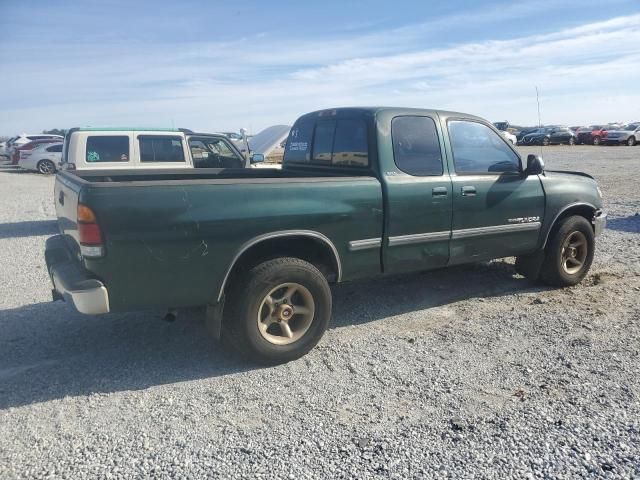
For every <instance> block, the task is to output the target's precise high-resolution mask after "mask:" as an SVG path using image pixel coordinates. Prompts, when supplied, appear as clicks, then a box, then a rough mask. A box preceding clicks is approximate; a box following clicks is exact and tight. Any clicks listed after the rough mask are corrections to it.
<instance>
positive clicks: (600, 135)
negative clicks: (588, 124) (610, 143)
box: [591, 125, 620, 145]
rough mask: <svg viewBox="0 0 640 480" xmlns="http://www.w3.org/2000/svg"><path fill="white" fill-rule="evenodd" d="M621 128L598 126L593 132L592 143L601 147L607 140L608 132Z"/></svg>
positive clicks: (616, 126)
mask: <svg viewBox="0 0 640 480" xmlns="http://www.w3.org/2000/svg"><path fill="white" fill-rule="evenodd" d="M617 128H620V127H619V126H618V125H602V126H600V125H599V126H596V127H595V128H594V129H593V130H592V131H591V143H593V144H594V145H600V144H601V143H602V142H604V139H605V138H607V130H616V129H617Z"/></svg>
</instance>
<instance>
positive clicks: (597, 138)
mask: <svg viewBox="0 0 640 480" xmlns="http://www.w3.org/2000/svg"><path fill="white" fill-rule="evenodd" d="M591 143H593V144H594V145H600V137H598V136H595V137H593V140H592V141H591Z"/></svg>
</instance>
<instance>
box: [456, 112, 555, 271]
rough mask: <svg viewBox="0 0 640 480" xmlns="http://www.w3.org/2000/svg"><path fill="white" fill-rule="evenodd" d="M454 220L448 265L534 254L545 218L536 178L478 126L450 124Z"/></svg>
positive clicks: (460, 121)
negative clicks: (527, 173) (524, 170)
mask: <svg viewBox="0 0 640 480" xmlns="http://www.w3.org/2000/svg"><path fill="white" fill-rule="evenodd" d="M447 127H448V133H449V146H450V151H451V162H450V168H451V169H452V170H453V172H452V177H451V178H452V190H453V220H452V232H451V258H450V261H449V264H450V265H451V264H457V263H468V262H474V261H480V260H488V259H493V258H501V257H507V256H512V255H519V254H524V253H528V252H531V251H533V250H535V248H536V247H537V245H538V237H539V233H540V227H541V224H542V219H543V215H544V191H543V189H542V184H541V182H540V179H539V178H538V176H537V175H526V173H524V172H523V169H522V166H521V161H520V157H519V156H518V154H517V153H516V152H515V150H514V149H513V148H512V147H511V146H510V145H508V144H507V142H506V141H505V140H504V139H503V138H502V136H501V135H499V134H498V133H497V132H495V131H494V130H493V129H491V128H490V127H489V126H488V125H485V124H483V123H481V122H479V121H477V120H467V119H450V120H449V121H448V122H447Z"/></svg>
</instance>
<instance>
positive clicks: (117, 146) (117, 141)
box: [86, 135, 129, 163]
mask: <svg viewBox="0 0 640 480" xmlns="http://www.w3.org/2000/svg"><path fill="white" fill-rule="evenodd" d="M86 159H87V163H98V162H100V163H102V162H128V161H129V137H128V136H124V135H122V136H120V135H115V136H89V137H87V154H86Z"/></svg>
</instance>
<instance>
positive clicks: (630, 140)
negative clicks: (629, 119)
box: [627, 135, 636, 147]
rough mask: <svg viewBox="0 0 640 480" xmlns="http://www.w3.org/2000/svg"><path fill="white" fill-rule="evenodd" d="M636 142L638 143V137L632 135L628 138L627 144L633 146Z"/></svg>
mask: <svg viewBox="0 0 640 480" xmlns="http://www.w3.org/2000/svg"><path fill="white" fill-rule="evenodd" d="M635 144H636V137H634V136H633V135H631V136H630V137H629V139H628V140H627V145H629V146H630V147H633V146H634V145H635Z"/></svg>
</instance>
